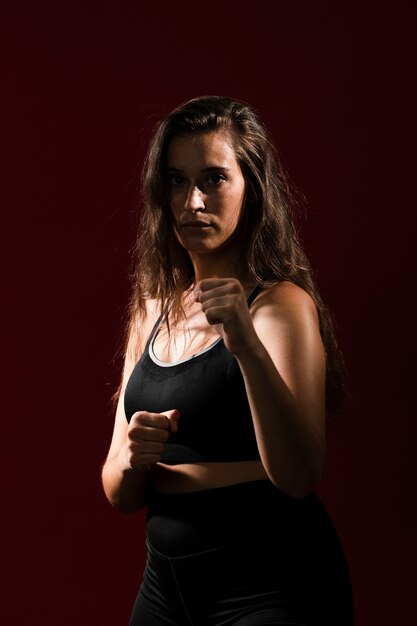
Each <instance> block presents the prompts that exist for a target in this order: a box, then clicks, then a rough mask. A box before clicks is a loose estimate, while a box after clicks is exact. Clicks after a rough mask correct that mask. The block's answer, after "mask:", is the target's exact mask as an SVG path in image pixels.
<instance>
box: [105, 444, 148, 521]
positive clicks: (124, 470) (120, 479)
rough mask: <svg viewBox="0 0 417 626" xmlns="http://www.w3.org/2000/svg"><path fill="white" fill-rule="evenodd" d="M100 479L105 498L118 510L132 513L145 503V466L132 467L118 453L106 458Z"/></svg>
mask: <svg viewBox="0 0 417 626" xmlns="http://www.w3.org/2000/svg"><path fill="white" fill-rule="evenodd" d="M101 479H102V484H103V489H104V493H105V494H106V497H107V499H108V500H109V502H110V503H111V504H112V505H113V506H114V508H116V509H117V510H118V511H121V512H122V513H133V512H135V511H140V510H141V509H143V508H144V507H145V506H146V505H147V492H148V485H149V470H148V468H147V467H145V468H143V469H132V468H130V467H128V466H127V465H125V464H123V463H122V462H121V460H120V454H119V455H117V456H115V457H112V458H109V459H107V460H106V462H105V463H104V465H103V469H102V473H101Z"/></svg>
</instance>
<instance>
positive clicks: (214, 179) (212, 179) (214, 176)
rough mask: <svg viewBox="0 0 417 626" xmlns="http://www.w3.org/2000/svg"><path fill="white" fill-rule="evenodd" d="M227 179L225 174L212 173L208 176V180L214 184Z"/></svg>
mask: <svg viewBox="0 0 417 626" xmlns="http://www.w3.org/2000/svg"><path fill="white" fill-rule="evenodd" d="M225 180H226V177H225V176H223V174H211V176H209V177H208V179H207V181H208V182H209V183H210V184H212V185H216V186H217V185H220V184H221V183H222V182H224V181H225Z"/></svg>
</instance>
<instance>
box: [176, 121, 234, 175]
mask: <svg viewBox="0 0 417 626" xmlns="http://www.w3.org/2000/svg"><path fill="white" fill-rule="evenodd" d="M167 166H168V168H175V169H185V167H190V166H193V167H214V166H219V167H229V168H231V167H239V166H238V163H237V159H236V155H235V150H234V147H233V141H232V137H231V135H230V133H229V132H227V131H226V130H217V131H211V132H203V133H194V134H192V135H176V136H175V137H173V138H172V139H171V141H170V142H169V144H168V150H167Z"/></svg>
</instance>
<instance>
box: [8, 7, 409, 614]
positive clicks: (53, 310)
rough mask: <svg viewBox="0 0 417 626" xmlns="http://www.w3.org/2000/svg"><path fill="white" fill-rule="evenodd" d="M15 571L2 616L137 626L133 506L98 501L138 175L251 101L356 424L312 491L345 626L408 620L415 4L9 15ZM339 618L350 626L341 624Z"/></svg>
mask: <svg viewBox="0 0 417 626" xmlns="http://www.w3.org/2000/svg"><path fill="white" fill-rule="evenodd" d="M2 11H3V16H2V19H1V21H0V24H1V42H2V45H3V46H4V50H3V52H2V54H1V62H2V71H1V82H2V95H1V102H2V108H3V112H2V115H1V121H2V125H3V129H2V133H1V144H2V160H3V164H2V167H1V172H2V175H3V179H4V180H3V182H2V185H1V195H2V207H1V224H2V237H1V239H2V245H1V250H2V253H3V254H4V258H3V259H2V263H1V270H2V279H1V290H2V295H3V305H2V316H3V322H2V328H1V335H2V336H1V343H2V356H3V368H2V387H3V391H2V399H1V411H2V413H1V420H2V421H1V424H2V426H1V430H2V438H1V441H2V444H1V473H0V476H1V497H2V516H1V521H2V532H1V537H2V543H3V546H2V549H1V561H2V566H1V568H2V571H3V582H2V593H1V595H2V599H1V603H0V620H1V623H2V624H7V626H21V625H22V624H31V626H57V625H59V626H73V625H74V624H77V625H79V626H93V625H97V626H98V625H100V626H124V625H125V624H127V621H128V617H129V614H130V608H131V605H132V603H133V600H134V597H135V594H136V591H137V587H138V585H139V583H140V579H141V572H142V568H143V564H144V556H145V553H144V514H143V513H140V514H136V515H132V516H123V515H121V514H118V513H117V512H115V511H113V510H112V509H111V507H110V505H109V504H108V503H107V501H106V500H105V498H104V495H103V493H102V490H101V483H100V468H101V464H102V462H103V460H104V457H105V454H106V452H107V448H108V445H109V442H110V437H111V431H112V422H113V415H112V413H111V410H110V404H109V400H110V396H111V393H112V392H113V390H114V388H115V386H116V383H117V380H118V375H119V370H118V363H117V361H116V362H115V361H114V353H115V350H116V347H117V345H118V342H119V338H120V331H121V324H122V317H123V314H124V307H125V304H126V300H127V295H128V281H127V271H128V263H129V249H130V247H131V245H132V243H133V240H134V204H135V194H136V186H137V171H138V167H139V165H140V161H141V158H142V155H143V151H144V146H145V144H146V141H147V139H148V137H149V133H150V129H151V127H152V125H153V123H154V122H155V120H156V118H157V117H158V116H159V115H160V114H163V113H165V112H167V111H168V110H170V109H171V108H172V107H173V106H174V105H176V104H178V103H179V102H181V101H184V100H186V99H188V98H191V97H194V96H197V95H202V94H209V93H210V94H212V93H218V94H225V95H231V96H235V97H238V98H242V99H245V100H248V101H249V102H251V103H252V104H253V105H254V106H255V107H256V108H257V109H258V110H259V112H260V113H261V116H262V117H263V119H264V120H265V121H266V123H267V125H268V126H269V128H270V129H271V131H272V133H273V135H274V138H275V139H276V141H277V143H278V145H279V146H280V149H281V152H282V155H283V157H284V162H285V163H286V165H287V167H288V169H289V171H290V173H291V174H292V177H293V179H294V180H295V182H296V183H297V184H298V186H299V187H301V189H302V190H303V191H304V193H305V194H306V196H307V199H308V203H309V209H308V217H307V219H306V220H305V221H304V222H303V224H302V229H301V232H302V238H303V241H304V243H305V246H306V248H307V250H308V252H309V254H310V257H311V259H312V263H313V266H314V268H315V270H316V273H317V277H318V281H319V285H320V287H321V289H322V292H323V295H324V296H325V298H326V299H327V301H328V303H329V305H330V306H331V307H332V309H333V311H334V314H335V316H336V319H337V321H338V326H339V329H340V340H341V344H342V347H343V349H344V352H345V355H346V361H347V365H348V368H349V371H350V375H351V383H352V391H353V393H354V396H355V399H356V403H357V411H356V414H354V415H352V416H350V417H349V418H345V419H343V420H340V421H339V422H335V423H333V424H330V425H329V429H328V443H329V453H328V461H327V466H326V473H325V476H324V479H323V482H322V484H321V486H320V489H319V492H320V495H321V496H322V498H323V500H324V502H325V504H326V506H327V508H328V509H329V511H330V513H331V514H332V516H333V519H334V521H335V523H336V525H337V527H338V530H339V533H340V535H341V537H342V540H343V542H344V545H345V549H346V554H347V557H348V560H349V563H350V568H351V572H352V579H353V586H354V595H355V605H356V626H385V625H386V626H388V625H390V626H391V625H392V624H401V623H408V622H409V618H410V617H411V616H412V615H414V598H413V594H414V587H415V559H416V535H415V528H416V521H417V519H416V507H415V494H416V489H415V477H416V472H415V466H414V463H413V462H412V461H413V460H414V459H412V456H414V457H415V449H416V445H415V439H416V434H417V427H416V411H415V393H414V387H415V382H414V374H415V373H414V371H413V368H414V363H415V344H414V339H415V337H414V328H415V321H414V319H415V305H414V304H413V300H414V298H413V293H414V290H415V250H416V246H415V240H416V238H415V235H416V233H415V225H416V224H415V208H416V207H415V193H414V187H415V183H414V181H415V160H414V155H415V134H414V131H415V125H414V115H415V109H414V107H415V102H414V93H413V88H412V86H413V84H414V82H415V64H414V56H415V32H416V31H415V26H416V20H415V17H416V16H415V9H414V3H413V2H396V3H395V4H393V5H392V7H388V6H387V7H384V6H382V5H381V4H380V3H379V2H374V3H366V2H365V3H357V5H355V3H352V2H330V1H329V2H297V1H296V2H289V1H288V2H263V1H262V0H259V1H257V2H252V1H251V2H237V1H235V0H229V1H228V2H225V3H221V4H219V3H212V4H206V3H201V4H200V3H195V2H179V3H174V2H173V3H169V2H166V3H161V2H133V1H130V2H127V1H120V2H116V1H114V2H109V1H102V2H95V3H93V2H87V1H86V2H83V3H76V2H71V3H70V2H56V3H48V4H46V3H35V2H34V3H29V2H26V3H22V2H21V3H15V5H14V8H13V9H8V10H5V9H3V10H2ZM335 626H337V625H336V624H335Z"/></svg>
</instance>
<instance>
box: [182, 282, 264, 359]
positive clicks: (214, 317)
mask: <svg viewBox="0 0 417 626" xmlns="http://www.w3.org/2000/svg"><path fill="white" fill-rule="evenodd" d="M194 293H195V298H196V300H197V301H198V302H200V303H201V308H202V310H203V311H204V313H205V315H206V318H207V321H208V323H209V324H211V325H212V326H215V328H216V330H217V332H218V333H219V335H221V337H222V338H223V341H224V344H225V346H226V348H227V349H228V350H229V352H231V353H232V354H234V355H235V356H237V355H239V354H242V353H243V352H246V351H248V350H250V349H251V347H253V346H254V345H255V344H256V342H259V339H258V336H257V334H256V332H255V329H254V326H253V323H252V318H251V316H250V313H249V307H248V303H247V300H246V294H245V291H244V289H243V287H242V285H241V283H240V282H239V281H238V280H236V279H235V278H205V279H203V280H201V281H200V282H199V283H197V286H196V288H195V290H194Z"/></svg>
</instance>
